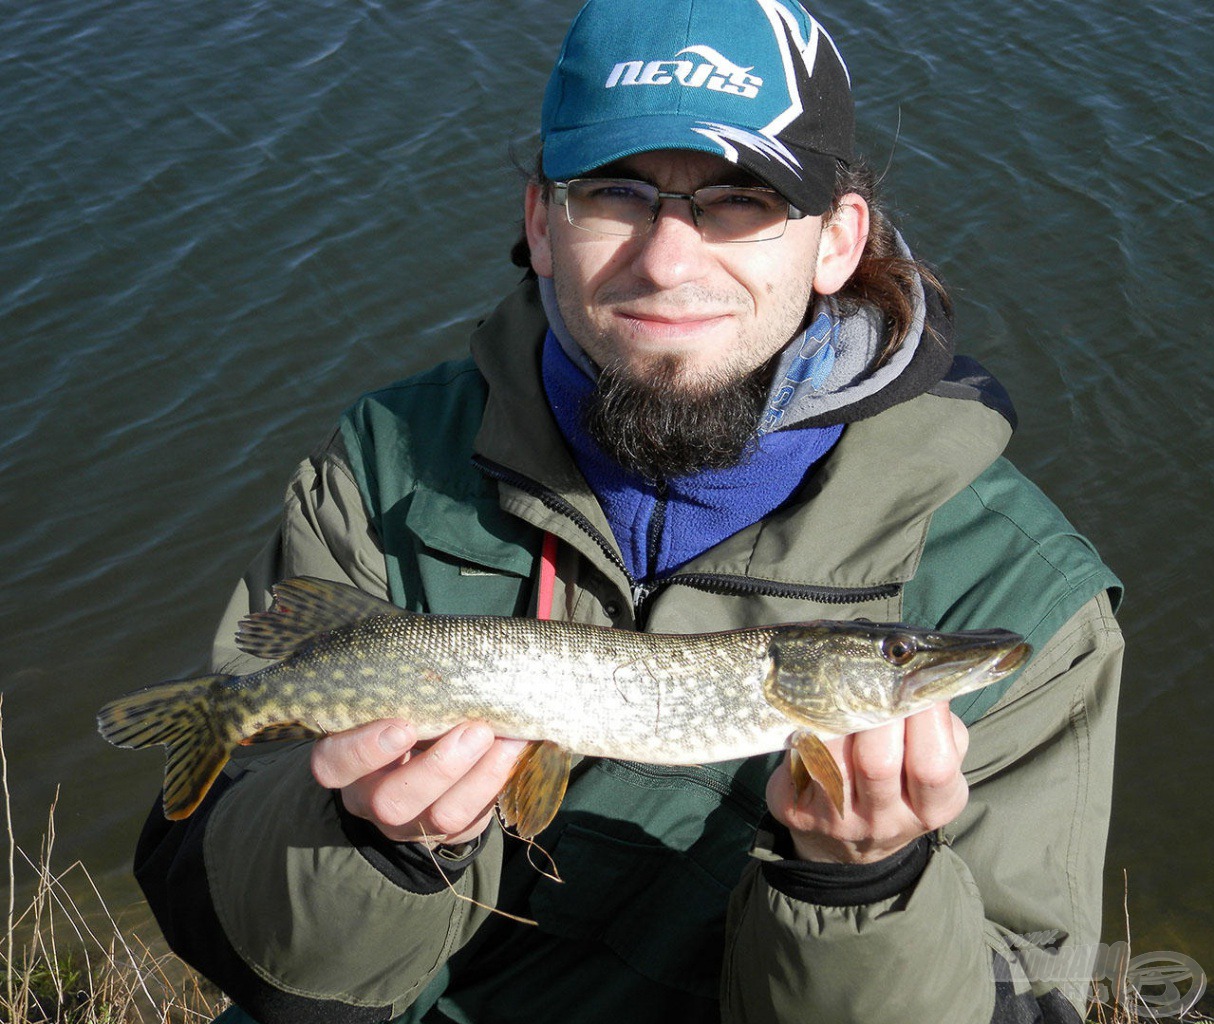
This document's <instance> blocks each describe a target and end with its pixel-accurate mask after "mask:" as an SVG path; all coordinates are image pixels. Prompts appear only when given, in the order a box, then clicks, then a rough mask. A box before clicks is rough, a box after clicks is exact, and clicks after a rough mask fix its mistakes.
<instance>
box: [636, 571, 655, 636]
mask: <svg viewBox="0 0 1214 1024" xmlns="http://www.w3.org/2000/svg"><path fill="white" fill-rule="evenodd" d="M655 589H656V588H655V587H654V585H653V584H652V583H645V582H641V581H638V582H636V583H633V585H632V618H633V621H634V622H635V623H636V628H637V629H644V628H645V613H644V610H645V602H647V601H648V600H649V596H650V595H651V594H652V593H653V592H654V590H655Z"/></svg>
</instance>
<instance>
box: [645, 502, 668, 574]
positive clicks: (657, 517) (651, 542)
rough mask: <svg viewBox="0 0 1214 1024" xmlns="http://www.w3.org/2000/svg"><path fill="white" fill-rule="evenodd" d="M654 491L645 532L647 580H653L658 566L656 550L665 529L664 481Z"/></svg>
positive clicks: (659, 545)
mask: <svg viewBox="0 0 1214 1024" xmlns="http://www.w3.org/2000/svg"><path fill="white" fill-rule="evenodd" d="M655 490H656V492H657V493H656V495H655V497H656V500H655V501H654V505H653V512H652V514H651V515H650V517H649V527H648V529H647V530H646V531H645V568H646V570H647V571H646V573H645V575H646V577H647V578H648V579H653V578H654V574H655V571H656V569H657V565H658V553H659V552H658V549H659V548H660V547H661V544H662V531H663V530H664V529H665V528H666V481H665V480H659V481H658V482H657V485H656V488H655Z"/></svg>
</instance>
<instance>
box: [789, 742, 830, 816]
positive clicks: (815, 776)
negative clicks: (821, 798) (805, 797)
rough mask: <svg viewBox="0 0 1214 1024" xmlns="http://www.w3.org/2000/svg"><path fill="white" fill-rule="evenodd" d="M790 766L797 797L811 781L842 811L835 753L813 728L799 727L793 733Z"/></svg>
mask: <svg viewBox="0 0 1214 1024" xmlns="http://www.w3.org/2000/svg"><path fill="white" fill-rule="evenodd" d="M789 754H790V756H789V768H790V769H791V770H792V783H793V786H794V787H795V788H796V791H797V796H798V797H800V796H801V795H802V794H804V792H805V791H806V790H807V789H808V788H809V784H810V782H811V781H813V782H816V783H817V784H818V785H819V786H821V787H822V789H823V790H824V791H825V793H826V796H827V797H828V798H829V799H830V802H831V803H832V804H834V806H835V810H836V811H838V812H839V814H842V813H843V775H842V773H841V772H840V771H839V764H838V762H837V761H836V760H835V758H834V755H833V754H832V753H831V752H830V751H829V750H828V749H827V748H826V744H825V743H823V742H822V741H821V740H820V739H818V737H817V736H815V735H814V734H813V733H812V732H806V731H805V730H804V729H799V730H798V731H797V732H795V733H793V737H792V750H791V751H790V752H789Z"/></svg>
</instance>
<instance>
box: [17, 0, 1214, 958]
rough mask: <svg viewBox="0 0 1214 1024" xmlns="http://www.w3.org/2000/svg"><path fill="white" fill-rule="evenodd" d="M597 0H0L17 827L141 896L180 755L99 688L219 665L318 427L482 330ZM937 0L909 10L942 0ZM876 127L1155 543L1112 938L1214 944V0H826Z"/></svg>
mask: <svg viewBox="0 0 1214 1024" xmlns="http://www.w3.org/2000/svg"><path fill="white" fill-rule="evenodd" d="M575 8H576V4H575V3H574V2H573V0H530V2H524V0H466V2H464V3H461V4H450V3H439V2H437V0H434V2H417V0H414V2H405V3H398V4H381V3H374V2H363V3H358V2H353V0H343V2H340V3H339V2H336V0H311V2H304V0H289V2H288V0H212V2H209V3H207V4H194V5H187V4H180V3H173V2H168V0H105V2H101V0H92V2H89V0H71V2H68V0H39V2H38V3H36V4H33V3H25V4H21V3H12V2H0V140H2V141H0V154H2V156H0V175H2V178H0V182H2V186H3V187H2V188H0V339H2V343H3V352H4V356H5V363H4V366H5V373H4V374H3V375H2V376H0V474H2V475H0V479H2V480H3V487H4V494H3V502H2V503H0V558H2V559H3V567H4V585H3V588H2V590H0V614H2V616H3V621H4V623H5V640H6V642H5V643H4V644H3V649H2V651H0V680H2V686H3V692H4V706H3V713H4V726H5V744H6V749H7V752H8V756H9V760H10V766H9V776H10V786H11V788H12V790H13V800H14V805H15V806H14V814H15V818H16V829H17V834H18V838H19V840H20V841H21V842H22V844H23V845H24V846H26V847H27V848H29V849H36V847H37V843H38V836H39V834H40V831H41V829H42V827H43V825H44V822H45V815H46V809H47V807H48V805H49V804H50V802H51V800H52V798H53V796H54V793H55V788H56V787H57V786H60V785H61V786H62V794H61V797H60V800H59V804H58V809H57V812H56V818H57V823H58V847H57V850H58V854H57V856H59V857H61V858H62V860H63V862H64V863H67V862H68V861H70V860H71V859H73V858H75V857H80V858H82V859H83V860H84V861H85V863H86V864H87V866H88V867H89V869H90V871H91V872H92V873H93V875H94V876H95V877H96V878H97V879H98V880H99V883H100V884H101V886H102V888H103V890H104V891H105V893H106V894H107V896H108V897H109V898H110V900H111V903H112V904H114V905H116V906H117V907H119V908H122V907H126V906H128V905H130V906H132V907H135V908H136V911H135V912H136V913H138V910H137V907H138V903H137V895H136V892H135V889H134V885H133V883H132V882H131V881H130V879H129V877H128V871H129V869H128V863H129V857H130V851H131V849H132V847H133V844H134V840H135V837H136V835H137V830H138V827H139V823H140V822H141V820H142V817H143V815H144V812H145V807H146V806H147V805H148V804H149V802H150V800H151V798H152V794H153V792H154V790H155V788H156V786H157V785H158V779H159V772H160V764H159V755H158V754H156V753H150V754H146V755H135V754H130V753H122V752H118V751H113V750H110V749H109V748H107V747H106V746H105V745H104V744H103V743H102V742H101V741H100V740H99V739H98V738H97V737H96V736H95V733H94V727H93V714H94V711H95V709H96V707H97V706H98V705H99V704H100V703H101V702H102V701H103V700H104V699H106V698H108V697H110V696H112V695H113V694H115V693H118V692H121V691H123V690H126V689H129V688H131V687H133V686H136V685H141V684H143V683H146V682H151V681H155V680H157V679H161V678H167V677H170V676H175V675H184V674H188V673H190V672H192V671H194V670H196V669H198V668H199V667H200V666H201V665H202V663H203V661H204V659H205V656H206V651H207V647H208V644H209V631H210V628H211V625H212V623H213V622H214V620H215V618H216V617H217V615H218V613H219V610H220V608H221V607H222V604H223V602H224V601H225V599H226V596H227V592H228V590H229V588H230V586H231V585H232V583H233V581H234V580H235V578H236V577H237V576H238V575H239V573H240V572H241V570H242V567H243V565H244V564H245V562H246V561H247V560H248V559H249V558H250V557H251V555H252V554H253V552H254V551H255V550H256V548H257V547H258V546H259V545H260V544H261V543H262V539H263V538H264V536H265V535H266V533H267V531H268V529H269V528H270V526H271V523H272V521H273V518H274V516H275V514H276V511H277V503H278V500H279V498H280V496H281V492H282V488H283V485H284V483H285V480H286V477H287V475H288V473H289V472H290V469H291V466H292V465H293V463H294V461H295V460H296V459H297V458H299V457H301V456H302V455H303V454H305V453H306V452H307V451H308V450H309V448H310V447H311V446H312V445H313V444H315V443H316V442H318V441H319V440H321V439H322V437H323V435H324V434H325V432H326V431H327V430H328V429H329V426H330V425H331V424H332V422H333V420H334V417H335V415H336V414H337V412H338V411H339V410H340V409H341V408H342V407H343V406H344V405H345V404H346V403H347V402H348V401H349V400H350V399H351V398H352V397H353V396H355V395H357V394H358V393H359V392H361V391H363V390H365V389H367V388H368V387H370V386H373V385H375V384H378V383H383V382H385V381H388V380H390V379H394V378H396V377H399V376H401V375H404V374H406V373H408V372H410V371H412V370H414V369H418V368H420V367H423V366H425V365H428V364H429V363H431V362H433V361H435V360H436V359H439V358H443V357H445V356H447V355H452V354H457V353H459V352H461V351H462V349H463V345H464V340H463V338H464V334H463V326H464V325H465V324H466V323H467V322H468V321H469V320H473V319H475V318H476V317H478V316H479V315H482V314H483V313H484V312H485V311H486V310H487V309H488V308H490V307H491V305H492V304H493V302H494V300H495V298H496V297H497V296H499V295H500V294H501V293H502V292H503V291H504V290H505V289H506V288H507V287H508V286H509V284H510V283H511V282H512V281H513V280H514V279H515V277H516V276H517V272H516V271H515V270H514V268H512V267H511V266H510V265H509V262H508V259H507V257H506V254H507V251H508V249H509V246H510V244H511V242H512V241H513V239H514V236H515V234H516V231H517V227H518V216H519V204H518V191H519V180H518V177H517V174H516V172H515V170H514V168H513V166H512V161H513V157H512V151H511V143H514V144H515V146H516V147H517V152H518V154H519V158H520V159H522V160H523V161H524V162H525V161H526V159H527V158H528V156H529V154H530V152H531V148H532V145H533V136H532V134H531V133H532V130H533V124H534V122H535V119H536V115H537V112H538V106H539V101H540V97H541V94H542V90H543V83H544V80H545V78H546V75H547V72H548V67H549V65H550V62H551V60H552V57H553V55H554V53H555V51H556V47H557V45H558V43H559V39H560V36H561V35H562V33H563V30H564V26H565V24H566V23H567V22H568V20H569V18H570V17H571V16H572V14H573V12H574V10H575ZM904 8H915V9H914V10H910V9H904ZM819 13H820V14H821V16H822V17H823V18H824V19H825V20H826V21H827V23H828V24H829V25H830V26H831V27H832V28H833V29H834V30H835V34H836V38H837V40H838V41H839V43H840V46H841V48H842V49H843V52H844V53H845V54H846V55H847V56H848V58H849V61H850V64H851V68H852V73H853V77H854V80H855V81H856V83H857V90H858V103H859V109H858V113H859V121H860V133H861V141H862V145H863V147H864V149H865V150H866V151H867V152H868V153H869V154H870V157H871V159H872V162H873V163H874V164H875V165H876V166H878V167H885V166H886V164H887V163H888V164H889V173H888V177H887V186H888V188H889V191H890V197H891V199H892V202H893V205H894V207H895V209H896V210H897V211H898V212H899V214H900V218H901V222H902V224H903V227H904V230H905V233H906V235H907V237H908V238H909V239H910V241H911V242H912V244H913V245H914V246H915V248H916V249H917V250H918V251H919V252H920V253H921V254H923V255H925V256H926V257H927V258H928V259H929V260H930V261H931V262H933V263H934V264H935V265H936V266H937V267H938V268H939V270H940V272H941V273H942V275H943V276H944V278H945V279H946V280H947V282H948V283H949V285H950V286H951V289H952V291H953V295H954V298H955V299H956V302H957V306H958V319H959V336H960V339H961V346H962V347H963V348H964V349H965V350H966V351H968V352H970V353H971V354H974V355H976V356H978V357H979V358H981V359H982V360H984V361H985V362H986V363H987V364H988V365H989V366H991V367H992V368H993V369H994V370H995V371H996V372H997V373H998V375H999V376H1000V377H1001V379H1002V380H1003V381H1004V382H1005V384H1007V386H1008V387H1009V389H1010V390H1011V392H1012V394H1013V395H1014V396H1015V398H1016V400H1017V404H1018V408H1019V412H1020V416H1021V421H1022V426H1021V429H1020V432H1019V434H1018V436H1017V438H1016V439H1015V441H1014V442H1013V445H1012V455H1013V457H1014V458H1015V459H1016V460H1017V461H1018V462H1019V464H1020V465H1021V466H1022V467H1023V468H1024V469H1025V470H1026V471H1028V472H1029V473H1030V475H1032V476H1033V477H1034V479H1036V480H1037V481H1038V482H1039V483H1040V484H1041V485H1042V486H1043V487H1044V488H1045V490H1046V491H1047V492H1049V493H1050V494H1051V495H1052V496H1053V497H1054V498H1055V499H1056V500H1057V501H1058V502H1059V504H1061V505H1062V506H1063V508H1064V509H1066V510H1067V512H1068V513H1069V515H1070V516H1071V518H1072V519H1073V520H1074V521H1075V522H1076V523H1077V525H1079V526H1080V528H1081V529H1082V530H1084V531H1085V532H1086V533H1087V534H1088V535H1089V536H1091V537H1092V538H1093V539H1094V540H1095V541H1096V543H1097V544H1098V545H1099V547H1100V548H1101V550H1102V552H1103V553H1104V555H1105V557H1106V558H1107V559H1108V560H1109V561H1110V562H1111V564H1112V565H1113V566H1114V567H1115V568H1116V569H1117V571H1118V572H1119V573H1120V574H1121V575H1122V576H1123V578H1124V579H1125V581H1126V583H1127V585H1128V588H1129V598H1128V601H1127V603H1126V606H1125V608H1124V611H1123V614H1122V616H1121V618H1122V622H1123V626H1124V628H1125V630H1126V633H1127V635H1128V638H1129V642H1130V654H1129V657H1128V663H1127V673H1126V682H1125V688H1124V694H1123V702H1122V707H1123V721H1122V726H1121V733H1120V748H1119V766H1118V774H1117V789H1116V796H1115V817H1114V821H1113V834H1112V837H1111V841H1110V849H1109V860H1108V864H1109V868H1108V879H1109V885H1108V889H1109V893H1110V897H1109V900H1108V909H1107V914H1106V920H1107V924H1106V937H1108V938H1109V939H1110V940H1112V939H1115V938H1117V937H1118V936H1119V934H1120V932H1119V928H1120V904H1121V888H1122V882H1121V877H1122V869H1123V868H1124V869H1126V870H1127V871H1128V874H1129V884H1130V897H1129V906H1130V911H1131V915H1132V922H1133V928H1134V943H1135V949H1136V950H1143V951H1145V950H1169V949H1171V950H1178V951H1182V952H1186V953H1188V954H1189V955H1190V956H1193V957H1194V958H1196V959H1197V960H1198V961H1199V962H1200V963H1202V964H1203V965H1204V966H1205V967H1206V968H1207V970H1214V921H1212V919H1211V914H1210V906H1211V894H1212V888H1214V887H1212V885H1211V880H1212V877H1214V868H1212V866H1211V864H1212V859H1211V857H1210V856H1209V845H1210V840H1209V837H1210V835H1211V830H1212V826H1214V811H1212V810H1211V808H1212V806H1214V801H1211V800H1210V779H1211V767H1212V765H1214V756H1212V753H1211V744H1210V741H1209V723H1210V722H1211V711H1212V710H1214V697H1212V696H1211V692H1212V691H1211V687H1210V686H1209V676H1210V669H1209V664H1210V659H1209V654H1208V651H1209V647H1210V642H1209V635H1210V631H1209V629H1208V628H1207V626H1206V622H1207V620H1208V619H1209V612H1210V609H1211V607H1212V605H1214V588H1212V586H1211V576H1212V575H1214V558H1212V557H1211V555H1212V552H1211V540H1210V533H1209V530H1208V528H1207V526H1206V518H1207V510H1208V508H1209V507H1210V505H1211V499H1212V498H1214V493H1212V488H1211V471H1212V469H1214V428H1212V426H1211V424H1212V422H1214V417H1212V416H1211V412H1212V411H1214V410H1212V409H1211V405H1212V404H1214V403H1212V391H1211V387H1210V383H1209V378H1210V374H1211V371H1212V370H1214V356H1212V355H1211V351H1212V348H1211V340H1212V339H1211V337H1210V333H1211V332H1210V331H1209V328H1208V326H1207V324H1208V313H1207V311H1208V310H1209V309H1211V308H1212V307H1214V290H1212V289H1211V285H1210V279H1209V273H1208V270H1207V266H1206V260H1205V258H1204V257H1205V250H1206V244H1207V240H1208V239H1209V238H1210V237H1211V234H1212V228H1214V225H1212V224H1211V206H1212V203H1211V181H1214V158H1212V154H1211V135H1210V132H1209V130H1208V127H1207V124H1208V121H1209V120H1210V113H1211V111H1210V108H1209V104H1208V102H1207V99H1206V97H1207V96H1208V94H1209V93H1210V91H1211V90H1210V86H1211V84H1212V83H1211V82H1210V75H1209V70H1208V69H1209V66H1210V64H1211V58H1214V16H1212V14H1211V9H1210V8H1208V7H1207V6H1206V5H1205V4H1203V3H1199V2H1197V0H1191V2H1186V0H1171V2H1169V3H1155V4H1149V5H1123V4H1115V3H1112V2H1111V0H1073V2H1067V3H1061V2H1057V0H1055V2H1052V3H1046V2H1041V0H1037V2H1028V3H1026V2H1018V3H1012V2H1010V0H992V2H990V3H986V4H983V5H972V4H967V3H962V2H960V0H954V2H951V3H943V4H934V5H897V4H895V3H893V2H892V0H881V2H877V0H872V2H860V0H830V2H829V5H828V6H827V5H824V6H822V8H821V9H820V12H819Z"/></svg>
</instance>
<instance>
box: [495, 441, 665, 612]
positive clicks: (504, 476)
mask: <svg viewBox="0 0 1214 1024" xmlns="http://www.w3.org/2000/svg"><path fill="white" fill-rule="evenodd" d="M472 461H473V463H475V464H476V465H477V466H478V467H479V468H480V470H481V472H483V473H484V474H485V475H486V476H489V477H492V478H493V479H494V480H498V481H501V482H502V483H508V484H510V485H511V486H513V487H517V488H518V489H519V490H520V491H526V492H527V493H528V494H530V495H531V496H532V497H533V498H538V499H539V500H540V501H541V502H543V503H544V505H545V506H546V507H547V508H550V509H551V510H552V511H553V512H556V513H557V514H559V515H562V516H564V517H565V518H566V519H568V520H569V521H570V522H572V523H573V525H574V526H576V527H577V528H578V529H579V530H581V531H582V532H583V533H584V534H586V535H587V536H588V537H589V538H590V539H591V540H593V541H594V542H595V544H597V545H598V547H599V548H600V550H602V552H603V554H605V555H606V556H607V557H608V559H610V561H611V563H612V565H615V566H616V567H618V568H619V570H620V572H622V573H623V574H624V575H625V576H626V577H627V578H628V585H629V587H631V588H632V590H633V592H634V593H635V592H636V590H637V588H638V587H642V586H644V584H641V583H639V582H638V581H637V580H634V579H633V578H632V575H631V574H630V573H629V572H628V567H627V566H625V565H624V560H623V559H622V558H620V556H619V555H618V554H616V551H615V548H614V547H613V546H612V544H611V542H610V541H609V540H608V539H607V538H606V537H604V536H603V535H602V534H601V533H600V532H599V531H598V530H597V529H595V526H594V524H593V523H592V522H590V520H589V519H587V518H586V517H585V516H584V515H582V513H581V512H579V511H578V510H577V509H576V508H574V507H573V505H572V504H570V503H569V502H568V501H566V500H565V499H564V498H562V497H561V496H560V495H559V494H557V493H556V491H554V490H551V489H550V488H547V487H545V486H544V485H543V484H539V483H536V481H534V480H532V479H531V477H529V476H524V475H523V474H522V473H518V472H515V471H514V470H512V469H507V468H506V467H505V466H502V465H500V464H499V463H496V462H492V461H490V460H489V459H486V458H485V457H484V456H482V455H473V456H472Z"/></svg>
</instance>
